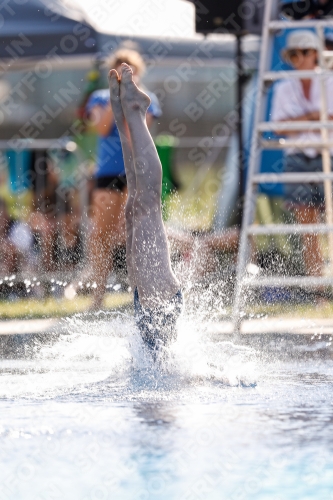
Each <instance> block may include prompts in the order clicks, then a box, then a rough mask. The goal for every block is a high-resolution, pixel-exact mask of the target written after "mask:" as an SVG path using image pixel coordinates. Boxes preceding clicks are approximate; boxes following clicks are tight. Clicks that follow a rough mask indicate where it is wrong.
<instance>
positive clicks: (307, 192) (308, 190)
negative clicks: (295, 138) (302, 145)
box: [284, 153, 332, 207]
mask: <svg viewBox="0 0 333 500" xmlns="http://www.w3.org/2000/svg"><path fill="white" fill-rule="evenodd" d="M331 164H332V160H331ZM331 166H332V165H331ZM284 171H285V172H286V173H289V172H290V173H296V172H298V173H299V172H303V173H307V174H308V173H310V172H322V171H323V166H322V158H321V155H319V156H316V157H315V158H309V157H308V156H306V155H305V154H303V153H299V154H293V155H286V157H285V163H284ZM284 191H285V198H286V201H287V202H288V204H290V205H291V206H293V205H296V206H297V205H308V206H313V207H316V206H319V205H322V204H323V203H324V199H325V198H324V185H323V184H322V183H321V184H315V183H308V184H301V183H300V184H295V183H294V184H285V186H284Z"/></svg>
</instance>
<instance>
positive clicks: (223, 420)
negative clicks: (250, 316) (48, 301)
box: [0, 314, 333, 500]
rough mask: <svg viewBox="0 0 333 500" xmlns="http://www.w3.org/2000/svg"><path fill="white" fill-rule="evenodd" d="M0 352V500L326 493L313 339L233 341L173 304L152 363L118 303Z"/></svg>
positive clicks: (331, 381) (325, 367) (323, 388)
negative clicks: (166, 337)
mask: <svg viewBox="0 0 333 500" xmlns="http://www.w3.org/2000/svg"><path fill="white" fill-rule="evenodd" d="M64 331H65V333H64V334H62V335H61V336H60V337H59V338H57V340H56V341H52V342H51V341H50V342H49V343H48V344H41V345H36V351H35V354H34V356H33V357H29V358H28V359H24V358H23V359H6V360H5V359H4V360H1V361H0V443H1V446H0V457H1V467H0V485H1V486H0V500H4V499H5V500H30V499H31V500H56V499H62V500H76V499H78V500H104V499H112V500H118V499H119V500H132V499H135V500H150V499H151V500H157V499H158V500H164V499H165V500H192V499H193V500H195V499H205V500H215V499H216V500H221V499H232V500H241V499H256V500H259V499H269V500H278V499H279V500H288V499H292V500H297V499H301V500H306V499H316V500H324V499H325V500H328V499H332V500H333V397H332V396H333V364H332V351H331V347H330V346H329V345H327V346H326V344H325V342H323V340H322V339H321V340H320V339H318V337H316V338H315V339H311V340H310V339H308V340H304V342H298V343H297V346H296V345H295V346H294V347H290V346H291V345H292V343H291V344H290V343H289V348H288V349H284V348H281V345H282V344H281V342H280V340H279V341H276V340H275V341H274V342H273V343H272V342H267V343H262V342H261V343H258V342H255V341H254V340H253V342H251V340H250V341H248V342H246V345H245V343H243V345H241V344H242V343H241V344H235V343H233V342H232V340H230V339H226V338H224V337H222V338H221V337H219V336H218V335H211V334H210V333H209V328H208V326H207V324H205V323H200V321H198V320H194V319H193V318H192V319H189V318H183V319H182V321H181V324H180V327H179V337H178V341H177V342H176V343H175V344H174V345H173V346H172V348H171V349H170V351H169V352H168V353H167V357H166V359H163V360H161V361H160V362H159V363H157V364H154V363H153V362H152V360H151V359H150V356H149V354H148V353H147V352H146V351H145V349H144V347H143V346H142V344H141V341H140V338H139V336H138V334H137V332H136V329H135V327H134V325H133V320H132V318H131V317H130V316H127V315H126V314H115V315H109V316H108V317H96V319H95V320H94V321H86V320H85V319H84V318H83V317H80V316H78V317H76V318H74V319H71V320H67V321H66V323H64Z"/></svg>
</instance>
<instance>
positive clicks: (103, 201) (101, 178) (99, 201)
mask: <svg viewBox="0 0 333 500" xmlns="http://www.w3.org/2000/svg"><path fill="white" fill-rule="evenodd" d="M122 63H126V64H128V65H129V66H130V67H131V68H132V71H133V75H134V76H133V78H134V81H135V82H136V84H138V85H140V79H141V76H142V74H143V72H144V68H145V66H144V61H143V59H142V57H141V56H140V54H139V53H138V52H136V51H135V50H132V49H127V48H126V49H125V48H124V49H119V50H118V51H117V52H115V53H114V54H113V55H112V57H111V59H110V61H109V63H108V67H109V68H116V69H119V68H120V66H121V64H122ZM148 94H149V97H150V100H151V103H150V106H149V108H148V112H147V125H148V127H149V126H150V125H151V124H152V122H153V119H154V118H157V117H159V116H160V115H161V109H160V106H159V102H158V100H157V97H156V96H155V95H154V94H153V93H151V92H149V93H148ZM86 111H87V115H88V118H89V120H90V122H91V124H92V125H93V127H94V128H95V129H96V131H97V133H98V136H99V137H98V146H97V158H96V172H95V189H94V191H93V196H92V213H93V215H92V232H91V234H90V238H89V244H88V259H89V261H90V264H91V267H92V273H93V279H94V280H95V282H96V285H97V286H96V288H95V290H94V301H93V304H92V309H95V310H96V309H99V308H100V307H101V305H102V301H103V296H104V292H105V285H106V281H107V276H108V273H109V272H110V265H111V255H112V252H113V251H114V249H115V248H116V247H117V246H119V245H123V244H124V243H125V205H126V200H127V181H126V173H125V166H124V159H123V154H122V148H121V141H120V137H119V132H118V128H117V126H116V123H115V119H114V115H113V112H112V108H111V105H110V91H109V89H103V90H97V91H95V92H93V93H92V94H91V96H90V98H89V100H88V102H87V105H86ZM126 134H128V128H127V126H126Z"/></svg>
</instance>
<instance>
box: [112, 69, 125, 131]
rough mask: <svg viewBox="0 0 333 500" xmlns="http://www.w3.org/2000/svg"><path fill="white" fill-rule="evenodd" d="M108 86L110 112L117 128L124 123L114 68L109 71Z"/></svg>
mask: <svg viewBox="0 0 333 500" xmlns="http://www.w3.org/2000/svg"><path fill="white" fill-rule="evenodd" d="M109 88H110V101H111V108H112V113H113V116H114V119H115V122H116V124H117V127H118V129H119V128H121V127H123V125H124V113H123V108H122V105H121V100H120V78H119V75H118V73H117V71H116V70H115V69H112V70H111V71H110V73H109Z"/></svg>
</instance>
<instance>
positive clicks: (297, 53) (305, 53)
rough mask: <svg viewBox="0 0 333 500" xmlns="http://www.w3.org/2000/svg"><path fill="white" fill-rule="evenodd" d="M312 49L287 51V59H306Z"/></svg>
mask: <svg viewBox="0 0 333 500" xmlns="http://www.w3.org/2000/svg"><path fill="white" fill-rule="evenodd" d="M313 51H314V49H294V50H289V59H296V57H300V56H303V57H306V56H308V55H309V54H312V52H313Z"/></svg>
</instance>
